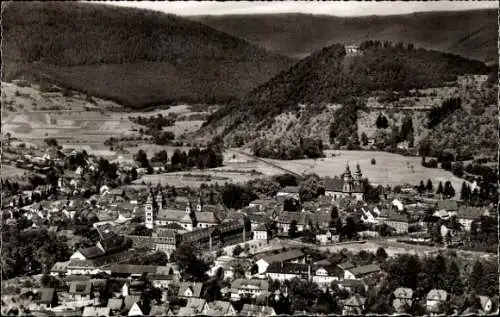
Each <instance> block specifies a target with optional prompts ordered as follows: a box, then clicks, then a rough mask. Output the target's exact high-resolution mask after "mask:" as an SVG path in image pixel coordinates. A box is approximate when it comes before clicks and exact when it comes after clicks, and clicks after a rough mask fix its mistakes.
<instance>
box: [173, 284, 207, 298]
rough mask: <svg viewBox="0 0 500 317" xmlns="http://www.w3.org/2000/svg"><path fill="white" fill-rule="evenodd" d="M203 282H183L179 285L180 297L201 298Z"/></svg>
mask: <svg viewBox="0 0 500 317" xmlns="http://www.w3.org/2000/svg"><path fill="white" fill-rule="evenodd" d="M202 287H203V284H202V283H190V282H182V283H181V284H180V286H179V293H178V296H179V297H184V298H191V297H194V298H199V297H200V296H201V289H202Z"/></svg>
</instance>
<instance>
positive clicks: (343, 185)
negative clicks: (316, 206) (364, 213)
mask: <svg viewBox="0 0 500 317" xmlns="http://www.w3.org/2000/svg"><path fill="white" fill-rule="evenodd" d="M363 184H364V183H363V174H362V173H361V168H360V167H359V164H357V165H356V172H354V175H352V174H351V170H350V169H349V164H347V166H346V170H345V172H344V174H342V177H341V178H339V177H335V178H327V179H325V181H324V186H325V196H328V197H330V198H331V199H332V202H333V201H338V200H339V199H340V198H353V199H355V200H356V201H360V200H363V199H364V185H363Z"/></svg>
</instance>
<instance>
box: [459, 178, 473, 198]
mask: <svg viewBox="0 0 500 317" xmlns="http://www.w3.org/2000/svg"><path fill="white" fill-rule="evenodd" d="M470 196H471V192H470V187H469V186H468V185H467V183H466V182H462V189H460V200H462V201H468V200H469V199H470Z"/></svg>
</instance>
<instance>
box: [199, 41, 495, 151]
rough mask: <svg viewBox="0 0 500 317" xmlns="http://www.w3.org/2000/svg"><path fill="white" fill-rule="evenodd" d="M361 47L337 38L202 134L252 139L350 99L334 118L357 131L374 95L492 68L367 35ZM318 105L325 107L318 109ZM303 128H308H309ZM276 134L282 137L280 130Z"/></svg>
mask: <svg viewBox="0 0 500 317" xmlns="http://www.w3.org/2000/svg"><path fill="white" fill-rule="evenodd" d="M360 49H361V52H362V54H357V55H353V56H350V55H346V52H345V48H344V46H343V45H340V44H335V45H332V46H329V47H325V48H324V49H322V50H320V51H317V52H315V53H314V54H312V55H310V56H309V57H307V58H304V59H302V60H300V61H299V62H298V63H297V64H295V65H294V66H292V67H291V68H290V69H289V70H287V71H285V72H282V73H280V74H278V75H277V76H275V77H273V78H272V79H271V80H270V81H269V82H267V83H266V84H264V85H261V86H259V87H257V88H256V89H254V90H253V91H252V92H250V93H249V94H248V95H246V96H245V97H244V98H242V99H241V100H237V101H234V102H233V103H232V104H231V105H230V106H228V107H226V108H224V109H221V110H219V111H218V112H216V113H215V114H214V115H213V116H212V117H211V118H210V119H209V121H208V122H207V124H206V125H205V127H204V128H203V129H202V130H201V131H200V134H204V135H208V134H220V135H224V136H225V137H226V139H227V140H229V139H231V138H232V137H233V136H234V135H236V134H238V133H239V132H243V134H245V135H247V136H248V139H247V140H246V141H244V143H248V142H251V141H252V140H253V139H254V138H255V137H257V136H262V134H263V133H265V132H266V131H269V129H270V128H271V127H272V126H273V125H275V123H276V122H278V121H279V120H281V121H286V120H288V119H287V118H284V117H283V116H285V115H286V114H288V113H290V115H291V116H293V117H297V118H299V117H300V120H303V113H305V114H307V113H308V112H311V111H312V112H313V115H314V114H317V113H321V111H323V110H324V106H325V105H344V110H342V111H340V112H339V111H337V112H335V114H336V115H337V118H330V119H329V120H335V122H338V124H339V125H340V127H343V129H345V130H346V131H348V132H349V133H352V132H354V131H355V130H356V128H355V125H356V111H357V110H359V109H360V108H362V107H363V106H364V105H363V102H364V101H366V98H368V97H372V96H383V97H384V98H386V97H387V96H390V95H392V94H393V92H399V94H398V95H399V96H404V95H407V94H408V91H409V90H412V89H423V88H429V87H441V86H445V85H447V84H449V83H450V82H453V81H455V80H456V78H457V75H460V74H468V73H473V74H480V73H483V74H486V73H488V72H489V71H490V69H489V68H488V67H487V66H486V65H485V64H484V63H482V62H479V61H473V60H469V59H466V58H463V57H460V56H457V55H451V54H447V53H441V52H436V51H428V50H425V49H415V48H413V46H412V45H411V44H410V45H401V44H394V45H393V44H391V43H381V42H377V41H367V42H364V43H361V45H360ZM312 105H315V106H320V108H316V110H314V109H315V108H314V107H311V106H312ZM321 105H323V106H321ZM334 108H338V107H336V106H334ZM304 109H306V110H304ZM307 109H310V110H307ZM322 109H323V110H322ZM309 114H311V113H309ZM339 115H342V119H340V118H339V117H338V116H339ZM325 116H326V114H325ZM325 116H323V117H325ZM325 118H326V117H325ZM339 119H340V121H337V120H339ZM315 120H316V119H315ZM317 120H323V118H317ZM317 120H316V121H317ZM329 123H331V121H330V122H328V120H327V122H324V124H325V125H326V127H328V125H329ZM306 124H309V123H306V122H303V123H302V124H301V125H299V128H300V126H302V127H304V126H305V125H306ZM353 125H354V127H353ZM290 127H291V126H288V127H286V126H285V127H283V130H286V131H288V129H289V128H290ZM324 127H325V126H323V129H320V130H322V131H323V132H327V131H328V128H326V131H325V129H324ZM297 131H298V132H299V134H305V133H307V131H303V129H302V130H300V129H299V130H297ZM323 132H321V133H323ZM338 132H339V134H342V132H344V131H338ZM270 135H271V136H275V137H279V134H278V133H277V132H275V133H270Z"/></svg>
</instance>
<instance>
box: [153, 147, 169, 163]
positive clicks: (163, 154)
mask: <svg viewBox="0 0 500 317" xmlns="http://www.w3.org/2000/svg"><path fill="white" fill-rule="evenodd" d="M151 162H160V163H164V164H166V163H167V162H168V154H167V151H165V150H161V151H160V152H156V153H155V155H154V156H153V157H152V158H151Z"/></svg>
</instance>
